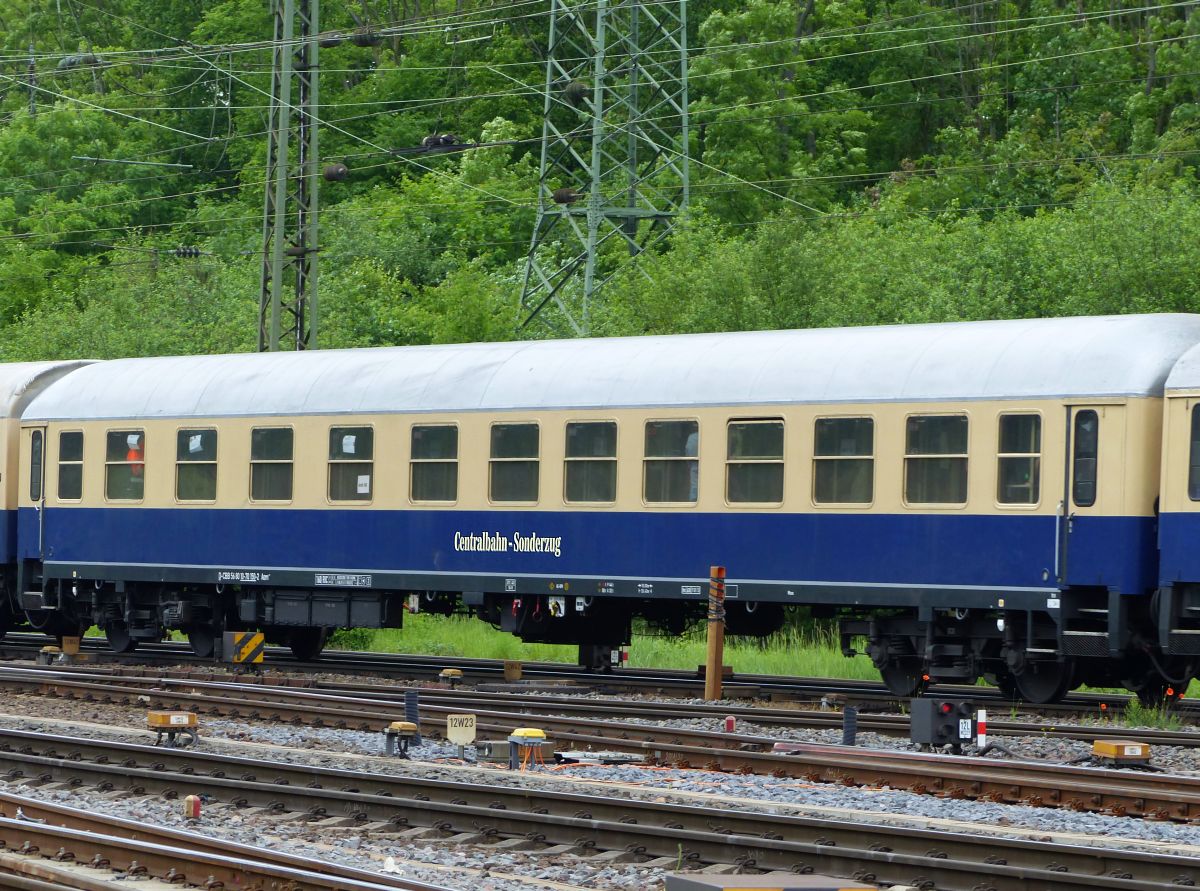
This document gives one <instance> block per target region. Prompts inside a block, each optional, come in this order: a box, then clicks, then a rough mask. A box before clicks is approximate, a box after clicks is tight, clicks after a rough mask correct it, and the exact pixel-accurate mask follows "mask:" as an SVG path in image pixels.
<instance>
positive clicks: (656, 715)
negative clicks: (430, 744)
mask: <svg viewBox="0 0 1200 891" xmlns="http://www.w3.org/2000/svg"><path fill="white" fill-rule="evenodd" d="M118 672H119V670H113V671H109V672H97V671H91V670H88V669H81V668H78V667H76V668H65V669H64V668H37V669H26V668H16V669H14V668H6V667H0V685H4V684H9V685H17V686H26V687H32V686H34V685H35V684H34V681H33V680H32V679H44V680H45V683H40V684H38V686H40V687H41V688H42V689H43V690H44V691H45V692H47V693H50V694H54V693H55V692H56V691H57V692H59V693H60V694H62V695H69V693H66V688H69V687H72V686H73V687H75V688H76V689H91V690H92V692H93V693H95V692H97V691H98V689H99V687H97V686H93V687H90V688H89V687H87V684H89V683H91V684H94V685H102V686H108V687H110V688H111V689H113V690H116V691H119V692H126V693H127V692H128V691H121V690H120V688H121V687H122V686H125V685H133V686H139V687H145V688H147V689H153V688H158V689H159V690H160V692H161V691H163V690H164V689H170V690H173V691H176V695H178V696H180V697H182V696H185V695H188V694H187V693H186V692H184V691H191V692H192V693H196V692H197V691H200V690H219V691H222V692H225V691H235V692H237V693H238V694H239V696H243V697H249V698H250V699H253V700H255V701H256V702H258V701H264V700H265V701H270V702H274V701H275V700H271V699H270V697H271V696H272V695H274V696H276V697H278V698H279V699H283V698H291V699H293V700H295V701H297V702H299V701H309V702H312V703H314V708H313V714H314V715H321V716H324V715H327V714H330V712H322V711H321V709H320V708H319V706H324V707H328V709H330V710H336V711H339V712H342V713H343V714H341V715H338V716H337V720H347V719H352V718H354V717H357V716H359V715H361V716H362V722H361V724H360V726H361V727H363V728H364V729H377V728H375V727H374V724H373V722H377V721H379V720H382V719H383V718H384V717H386V715H385V714H383V713H375V712H373V710H375V709H379V708H387V707H391V708H393V709H395V708H400V707H402V705H403V702H402V698H403V693H404V692H405V691H406V690H408V689H414V690H416V691H417V692H418V693H419V695H420V696H421V698H422V700H423V701H424V706H423V708H424V709H425V710H426V711H428V712H429V713H430V714H431V715H433V716H434V717H435V718H436V719H438V720H440V719H441V718H442V717H444V716H445V715H446V714H449V713H454V712H461V711H464V710H470V711H474V712H476V713H477V714H479V715H481V716H483V717H492V718H496V719H497V720H505V719H511V718H512V717H514V714H524V715H526V716H528V715H531V714H536V715H538V716H539V718H540V719H542V720H543V721H545V722H546V723H547V724H548V726H553V727H555V728H556V729H562V730H564V731H569V730H570V729H571V728H572V727H591V728H592V729H595V730H596V731H597V732H600V733H605V732H610V728H611V722H612V720H615V719H621V718H627V717H630V716H631V715H636V716H639V717H642V718H645V719H649V720H672V719H684V720H687V719H696V718H703V717H709V718H717V717H723V716H725V715H735V716H738V717H741V718H743V719H745V720H748V721H751V722H754V723H758V724H763V725H774V726H790V727H796V728H803V729H833V728H840V727H841V726H842V720H843V718H842V713H841V712H840V711H832V710H826V711H818V710H805V709H776V708H758V707H744V706H743V707H739V706H736V705H732V704H721V705H708V704H697V703H687V704H684V703H675V704H664V703H654V702H637V701H633V702H630V701H621V702H603V701H599V700H594V699H586V700H572V699H570V698H568V697H565V696H537V695H531V694H504V693H501V694H495V693H478V692H475V691H469V690H458V691H452V690H445V689H436V688H428V687H412V688H407V687H400V688H391V689H390V690H381V689H379V688H375V689H373V690H372V689H370V688H369V687H364V686H361V685H349V686H341V685H330V684H327V683H323V682H321V683H316V684H313V685H310V686H301V685H296V684H274V683H255V682H249V678H247V679H238V680H234V679H230V678H229V676H228V675H226V676H224V677H221V676H216V675H214V676H208V677H204V678H202V679H197V678H193V677H188V676H185V677H172V676H169V675H164V674H162V673H156V674H153V675H147V674H144V673H137V674H128V673H123V672H121V673H118ZM58 678H62V679H63V680H62V681H61V682H57V681H56V679H58ZM46 684H50V686H46ZM264 691H271V692H270V693H266V692H264ZM164 695H165V693H164ZM243 704H244V705H247V706H248V705H249V703H248V702H243ZM481 705H483V706H484V708H480V706H481ZM489 705H502V706H508V707H509V710H497V709H489V708H487V706H489ZM513 710H515V712H514V711H513ZM389 714H390V713H389ZM589 715H590V716H593V717H595V718H596V719H597V721H598V723H592V722H590V721H588V720H586V718H585V717H584V716H589ZM564 716H575V717H577V718H583V719H582V720H574V719H572V720H569V721H568V720H567V719H566V718H565V717H564ZM393 719H394V718H388V720H393ZM857 723H858V729H859V730H862V731H872V732H876V733H881V734H884V735H889V736H907V735H908V733H909V718H908V717H907V716H906V715H889V714H860V715H859V716H858V719H857ZM622 727H623V728H624V729H623V730H622V731H621V732H620V733H618V734H617V735H616V736H615V737H614V739H613V745H614V746H616V745H618V744H619V743H620V742H621V741H623V740H637V739H642V740H645V741H648V740H651V739H652V738H659V737H670V738H671V739H672V740H673V741H675V742H678V743H685V742H686V743H691V744H694V745H717V746H725V745H729V744H731V743H732V744H735V745H737V746H739V747H741V748H744V749H755V748H757V749H759V750H768V749H770V748H772V747H773V746H774V744H775V743H776V742H778V741H779V740H778V739H776V738H775V737H771V736H755V735H752V734H737V735H732V734H728V733H722V732H717V731H706V730H698V729H687V728H663V727H654V726H646V725H639V724H636V723H628V724H623V725H622ZM989 727H990V729H991V731H992V732H993V734H994V735H1004V736H1036V737H1054V738H1059V739H1075V740H1084V741H1093V740H1097V739H1125V738H1128V737H1129V736H1130V735H1131V734H1134V735H1136V736H1137V738H1138V739H1139V740H1140V741H1143V742H1147V743H1153V744H1155V745H1171V746H1182V747H1192V748H1194V747H1200V732H1196V731H1172V730H1138V731H1136V733H1135V731H1131V730H1130V729H1129V728H1126V727H1117V726H1112V725H1095V724H1089V725H1073V724H1043V723H1037V722H1031V721H1003V720H994V719H993V720H991V721H989Z"/></svg>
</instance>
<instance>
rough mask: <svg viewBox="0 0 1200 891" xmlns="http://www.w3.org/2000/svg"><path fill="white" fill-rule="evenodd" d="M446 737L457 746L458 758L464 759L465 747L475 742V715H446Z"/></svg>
mask: <svg viewBox="0 0 1200 891" xmlns="http://www.w3.org/2000/svg"><path fill="white" fill-rule="evenodd" d="M446 738H447V739H448V740H450V742H452V743H454V745H456V746H458V758H459V760H460V761H465V760H466V758H467V753H466V747H467V746H469V745H472V744H473V743H474V742H475V716H474V715H446Z"/></svg>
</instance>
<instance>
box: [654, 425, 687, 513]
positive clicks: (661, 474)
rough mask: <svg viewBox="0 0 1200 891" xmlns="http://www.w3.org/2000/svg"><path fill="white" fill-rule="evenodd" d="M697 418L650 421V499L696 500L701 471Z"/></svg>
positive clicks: (660, 500)
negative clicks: (694, 419) (698, 457)
mask: <svg viewBox="0 0 1200 891" xmlns="http://www.w3.org/2000/svg"><path fill="white" fill-rule="evenodd" d="M699 449H700V425H699V423H698V422H696V421H647V422H646V459H645V461H644V462H643V463H644V467H643V474H644V475H643V492H644V497H645V500H646V501H647V502H667V503H670V502H677V503H681V502H688V501H695V500H696V495H697V490H698V485H699V474H700V462H699V461H698V460H696V459H697V456H698V455H699Z"/></svg>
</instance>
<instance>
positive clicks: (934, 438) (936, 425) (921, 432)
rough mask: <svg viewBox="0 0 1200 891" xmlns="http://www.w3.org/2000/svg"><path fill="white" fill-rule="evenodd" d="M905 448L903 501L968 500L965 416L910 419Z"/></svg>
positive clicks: (936, 501)
mask: <svg viewBox="0 0 1200 891" xmlns="http://www.w3.org/2000/svg"><path fill="white" fill-rule="evenodd" d="M904 451H905V456H906V457H905V459H904V500H905V501H907V502H908V503H909V504H966V503H967V417H966V415H922V416H918V417H912V418H909V419H908V424H907V430H906V436H905V450H904Z"/></svg>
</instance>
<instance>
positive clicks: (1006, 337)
mask: <svg viewBox="0 0 1200 891" xmlns="http://www.w3.org/2000/svg"><path fill="white" fill-rule="evenodd" d="M1196 344H1200V315H1182V314H1178V315H1140V316H1107V317H1080V318H1063V319H1021V320H1014V321H1001V322H954V323H947V324H935V325H901V326H889V327H874V328H826V329H817V330H811V331H753V332H738V333H726V334H693V335H679V336H671V337H626V338H611V339H584V340H551V341H533V342H523V343H477V344H458V345H448V346H418V347H383V348H376V349H358V350H316V351H310V352H303V353H269V354H253V353H252V354H240V355H225V356H181V357H174V358H159V359H119V360H115V361H110V362H102V363H98V364H95V365H89V366H87V367H84V368H81V369H79V370H78V371H75V372H73V373H72V374H70V375H69V376H68V377H67V378H66V379H64V380H61V381H59V382H57V383H55V384H53V385H52V386H50V387H49V388H48V389H47V390H46V391H45V392H44V393H42V394H41V395H40V396H38V397H37V398H36V399H35V400H34V401H33V402H32V404H31V405H30V407H29V409H28V411H27V412H26V413H25V418H27V419H31V420H45V419H89V418H158V417H161V418H188V417H220V416H236V415H251V416H260V415H301V414H339V413H351V412H354V413H357V412H362V413H385V412H434V411H481V410H487V411H493V410H494V411H500V410H508V409H515V410H528V409H542V408H593V407H620V406H630V407H634V406H646V407H652V406H659V407H670V406H683V405H688V406H691V405H739V404H768V403H790V402H855V401H871V402H875V401H924V400H940V399H1031V398H1041V397H1056V396H1142V395H1153V394H1161V393H1162V389H1163V382H1164V381H1165V380H1166V378H1167V374H1168V372H1169V371H1170V369H1171V366H1172V365H1174V363H1175V361H1176V359H1177V358H1178V357H1179V356H1180V355H1182V354H1183V353H1184V352H1186V351H1187V350H1188V349H1190V348H1191V347H1193V346H1195V345H1196Z"/></svg>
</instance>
